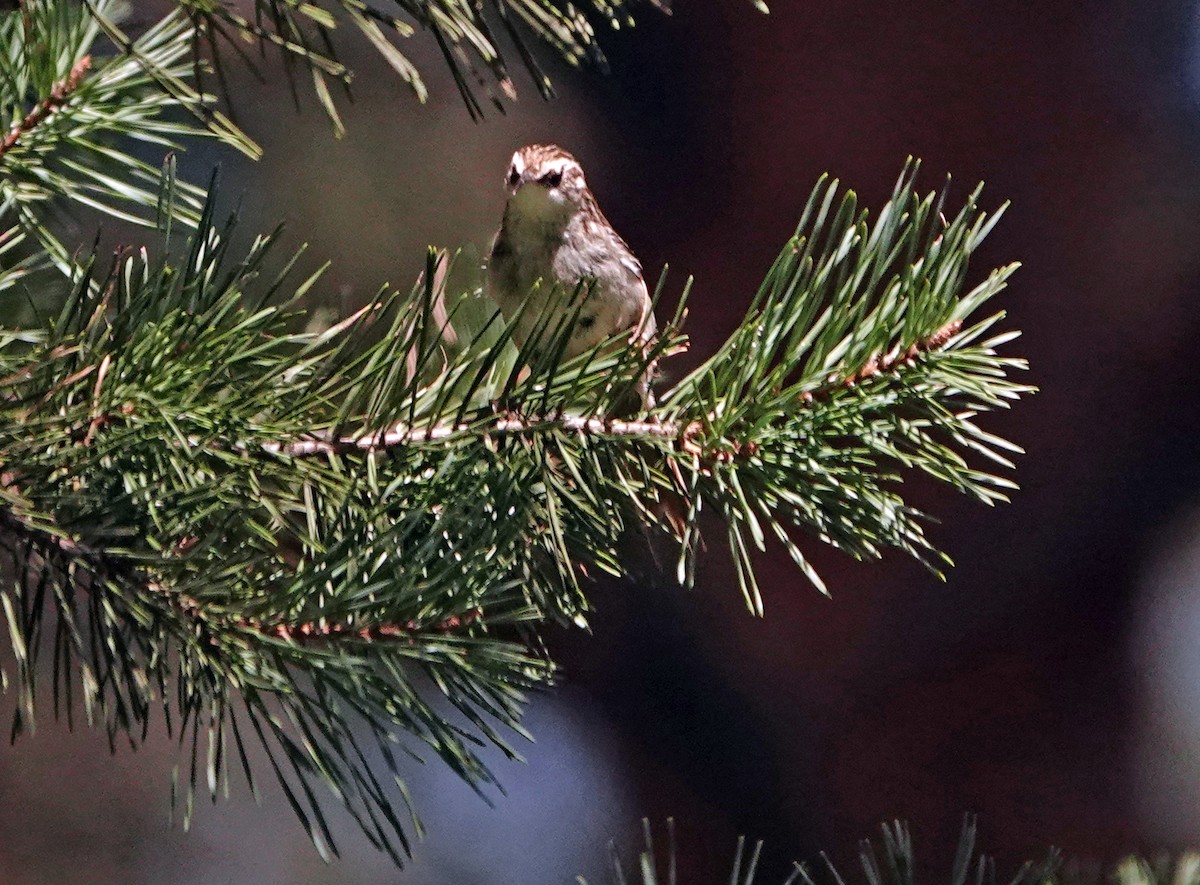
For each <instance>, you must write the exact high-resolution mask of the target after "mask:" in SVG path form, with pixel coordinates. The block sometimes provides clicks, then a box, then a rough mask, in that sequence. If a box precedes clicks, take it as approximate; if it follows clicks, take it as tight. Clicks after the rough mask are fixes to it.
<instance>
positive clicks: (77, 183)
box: [0, 0, 207, 290]
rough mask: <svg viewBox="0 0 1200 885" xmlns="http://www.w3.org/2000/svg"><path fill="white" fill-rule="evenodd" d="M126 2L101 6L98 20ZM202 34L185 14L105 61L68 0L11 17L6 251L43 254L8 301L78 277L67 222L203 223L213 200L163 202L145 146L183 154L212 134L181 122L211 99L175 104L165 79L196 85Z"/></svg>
mask: <svg viewBox="0 0 1200 885" xmlns="http://www.w3.org/2000/svg"><path fill="white" fill-rule="evenodd" d="M117 8H118V4H117V3H116V0H94V2H93V5H92V7H91V9H93V10H95V12H96V14H97V15H105V14H112V13H113V12H114V11H115V10H116V9H117ZM191 46H192V30H191V28H190V25H189V24H188V22H187V21H186V19H183V18H182V17H180V16H178V15H173V16H167V17H166V18H164V19H163V20H162V21H160V22H158V23H157V24H156V25H154V26H153V27H152V28H150V29H148V30H147V31H146V32H145V33H144V34H143V35H142V36H141V37H140V38H139V39H138V40H137V41H134V42H132V43H131V44H129V46H128V47H126V48H127V51H126V52H124V53H123V54H121V55H118V56H112V55H111V54H109V53H106V52H105V51H104V49H105V48H104V46H103V45H102V41H101V30H100V26H99V24H98V23H97V21H96V20H95V19H94V18H93V17H92V14H91V13H90V12H89V7H86V6H81V5H78V4H75V3H64V2H61V0H29V2H27V3H25V5H24V6H23V8H22V10H21V13H20V14H19V15H15V14H14V15H0V131H4V132H6V133H7V134H6V135H5V137H4V138H3V141H0V222H2V223H4V226H5V228H6V229H7V232H6V233H5V237H6V238H7V240H8V242H7V243H5V245H4V249H3V251H5V252H10V253H13V254H20V250H21V249H22V248H23V247H22V246H21V244H20V241H22V240H26V239H28V240H30V241H33V242H36V243H37V244H38V246H39V247H40V249H39V251H40V252H42V253H43V254H41V255H38V254H36V253H34V254H32V255H27V256H25V257H23V258H21V259H19V260H18V262H17V263H16V266H14V267H11V268H10V269H9V271H8V272H0V290H2V289H3V288H5V287H6V286H8V285H11V284H12V283H14V282H16V281H17V280H18V279H20V278H22V277H25V276H27V275H28V274H29V273H31V272H32V271H33V270H36V269H38V268H40V267H43V266H46V265H47V264H51V265H53V266H56V267H57V268H58V270H59V271H60V272H61V273H69V272H70V269H71V267H72V266H73V260H72V252H73V251H74V250H73V249H72V248H68V247H67V246H66V245H65V244H64V243H63V242H62V241H61V239H60V234H59V232H60V230H61V225H60V224H59V223H58V216H59V215H61V214H62V213H63V212H64V211H70V212H73V213H77V212H79V211H80V210H84V209H89V208H90V209H94V210H97V211H99V212H101V213H104V214H106V215H108V216H110V217H113V218H117V219H121V220H123V221H128V222H133V223H135V224H140V225H143V226H155V225H156V224H158V223H159V222H160V220H161V219H160V217H159V216H160V214H161V211H162V209H163V207H164V206H168V207H169V209H170V211H171V212H172V213H173V219H172V220H174V221H176V222H179V223H181V224H183V225H185V226H186V225H192V224H195V223H196V221H197V220H198V218H199V210H200V206H201V204H202V200H203V195H204V191H203V190H201V189H199V188H196V187H193V186H190V185H187V184H184V183H182V182H177V181H174V180H173V181H172V194H171V199H170V200H168V201H166V202H165V203H163V202H162V201H161V200H160V187H159V179H160V173H159V170H158V168H157V167H156V166H151V165H149V164H147V163H145V162H144V161H142V160H140V159H139V158H138V157H137V156H136V154H137V153H138V150H137V148H136V147H135V146H136V145H137V144H141V145H150V146H152V147H153V148H154V149H155V150H163V149H166V150H179V149H181V147H182V145H181V144H180V143H179V142H178V141H177V139H179V138H191V137H197V136H203V135H205V133H206V130H205V128H203V127H202V126H198V125H192V124H189V123H186V122H179V121H177V120H174V119H171V115H172V114H173V113H175V112H177V111H180V110H182V111H198V110H199V109H200V108H202V107H203V105H204V104H205V103H206V101H207V99H206V98H205V97H204V96H202V95H199V94H198V93H195V92H194V91H187V90H184V93H183V94H180V95H177V96H172V95H170V94H167V93H164V91H163V90H162V88H161V87H160V85H159V83H158V82H157V81H156V79H155V76H153V75H152V74H154V75H157V76H158V77H160V78H161V77H172V78H175V79H178V80H181V81H182V80H184V79H186V78H187V77H189V76H190V75H191V72H192V68H191V56H190V53H191Z"/></svg>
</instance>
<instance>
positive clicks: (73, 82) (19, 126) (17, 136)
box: [0, 55, 92, 157]
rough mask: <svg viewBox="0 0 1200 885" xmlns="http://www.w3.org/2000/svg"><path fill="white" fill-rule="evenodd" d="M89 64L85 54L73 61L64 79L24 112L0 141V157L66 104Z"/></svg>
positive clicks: (90, 62) (90, 61) (90, 64)
mask: <svg viewBox="0 0 1200 885" xmlns="http://www.w3.org/2000/svg"><path fill="white" fill-rule="evenodd" d="M91 66H92V57H91V56H90V55H85V56H84V57H83V58H81V59H79V61H77V62H75V65H74V67H72V68H71V72H70V73H69V74H67V76H66V77H65V78H64V79H62V80H59V81H58V82H57V83H55V84H54V85H53V86H52V87H51V88H50V94H49V95H48V96H46V98H44V99H42V100H41V101H40V102H38V103H37V104H36V105H34V107H33V110H31V111H30V112H29V113H28V114H26V115H25V117H24V119H22V120H21V121H20V122H18V123H16V124H15V125H14V126H13V128H12V129H10V130H9V132H8V135H6V136H4V139H3V141H0V157H2V156H4V155H5V154H7V153H8V152H9V151H10V150H12V149H13V148H14V147H16V145H17V142H19V141H20V140H21V136H23V135H26V134H27V133H29V132H30V131H32V130H33V129H34V128H36V127H37V126H38V125H40V124H41V123H42V121H44V120H45V119H46V118H47V117H49V116H50V115H51V114H52V113H53V112H54V111H55V110H56V109H57V108H60V107H62V106H63V105H64V104H66V102H67V99H69V98H70V97H71V93H73V92H74V91H75V90H76V89H78V88H79V83H80V81H81V80H83V75H84V74H86V73H87V71H88V68H90V67H91Z"/></svg>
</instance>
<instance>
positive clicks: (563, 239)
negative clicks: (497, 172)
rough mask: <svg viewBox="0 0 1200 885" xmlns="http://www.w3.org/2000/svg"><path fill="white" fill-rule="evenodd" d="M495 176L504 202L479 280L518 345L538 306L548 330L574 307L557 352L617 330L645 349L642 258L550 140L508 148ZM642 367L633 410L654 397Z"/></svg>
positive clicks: (573, 352) (648, 322) (539, 320)
mask: <svg viewBox="0 0 1200 885" xmlns="http://www.w3.org/2000/svg"><path fill="white" fill-rule="evenodd" d="M504 183H505V187H506V188H507V189H508V202H507V204H506V205H505V207H504V219H503V220H502V221H501V223H500V230H499V231H498V232H497V233H496V237H495V239H494V240H493V242H492V250H491V254H490V256H489V258H488V269H487V284H488V293H489V294H490V295H491V297H492V298H493V299H494V300H495V301H496V303H497V304H498V305H499V306H500V310H501V311H502V312H503V314H504V317H505V320H506V321H507V322H509V323H510V325H512V326H513V338H514V340H515V341H516V343H517V344H518V345H523V344H524V343H525V342H526V341H527V340H528V339H529V337H530V336H531V335H532V334H534V332H535V330H536V329H537V328H538V327H539V325H541V324H544V323H545V322H546V319H547V312H549V313H550V316H549V319H550V322H549V324H548V328H549V329H550V330H551V334H553V330H554V328H555V325H556V324H555V322H554V314H555V313H557V314H559V315H561V317H562V319H563V321H566V320H567V319H568V318H569V317H571V316H572V315H573V314H575V313H576V311H577V316H576V317H575V321H574V327H573V328H572V329H571V332H570V338H569V339H568V341H567V345H566V348H565V351H564V353H563V358H564V359H570V358H571V357H573V356H578V355H579V354H581V353H583V352H584V351H586V350H588V349H589V348H592V347H595V346H596V345H597V344H599V343H600V342H602V341H604V340H605V339H607V338H609V337H611V336H613V335H616V334H617V333H620V332H628V333H629V343H630V346H632V347H639V348H645V347H646V345H647V344H648V343H649V341H650V340H651V339H652V337H653V336H654V333H655V328H656V327H655V323H654V315H653V313H652V312H651V305H650V296H649V293H648V292H647V291H646V281H645V280H644V279H643V278H642V265H641V264H640V263H639V262H638V260H637V259H636V258H635V257H634V255H633V253H632V252H631V251H630V250H629V247H628V246H627V245H625V241H624V240H622V239H621V238H620V237H619V236H618V235H617V232H616V231H615V230H613V228H612V225H610V224H609V223H608V219H606V218H605V217H604V214H603V213H602V212H601V211H600V207H599V206H598V205H597V203H596V198H595V197H594V196H593V195H592V192H591V190H589V189H588V185H587V181H586V180H585V179H584V177H583V169H582V168H581V167H580V165H579V163H578V161H577V160H576V159H575V158H574V157H573V156H571V155H570V154H569V153H567V152H566V151H564V150H563V149H562V148H560V147H558V146H557V145H544V144H532V145H528V146H526V147H523V148H521V149H520V150H518V151H517V152H516V153H515V154H513V157H512V163H511V164H510V166H509V169H508V174H507V176H506V177H505V180H504ZM575 293H578V297H579V298H582V299H583V303H582V304H579V303H578V302H577V301H575V300H573V298H572V296H573V295H574V294H575ZM526 298H529V299H530V303H529V304H527V305H525V307H524V309H523V310H522V305H523V304H524V302H525V300H526ZM552 299H553V300H552ZM651 374H652V368H647V371H646V373H645V375H644V376H643V377H642V379H641V381H640V382H639V384H638V387H637V390H636V393H637V395H638V397H639V398H640V402H639V403H637V404H636V406H635V408H636V407H642V408H645V407H649V406H652V405H653V403H654V400H653V395H652V394H651V393H650V377H651Z"/></svg>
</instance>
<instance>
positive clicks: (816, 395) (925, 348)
mask: <svg viewBox="0 0 1200 885" xmlns="http://www.w3.org/2000/svg"><path fill="white" fill-rule="evenodd" d="M961 328H962V323H961V322H960V321H958V320H955V321H954V322H951V323H947V324H946V325H945V326H943V327H942V328H941V329H939V330H938V331H937V332H934V333H933V334H932V335H930V336H929V337H928V338H924V339H922V340H920V341H918V342H916V343H915V344H913V345H911V346H910V347H908V348H906V349H904V350H899V349H896V350H894V351H892V352H891V353H888V354H885V355H883V356H880V357H872V358H871V359H870V360H868V361H867V363H866V364H865V365H864V366H862V368H860V369H858V370H856V371H854V372H852V373H851V374H849V375H847V376H845V377H836V378H834V379H831V380H830V382H829V383H828V384H826V385H824V386H822V387H819V388H817V389H816V390H812V391H806V392H805V393H804V394H802V398H803V400H804V401H805V402H806V403H811V402H814V401H816V400H820V399H823V398H825V397H827V396H829V395H830V394H832V393H833V392H835V391H837V390H842V389H845V388H849V387H853V386H855V385H856V384H860V383H862V382H863V381H866V380H868V379H870V378H873V377H875V376H876V375H883V374H886V373H888V372H892V371H895V370H896V369H899V368H901V367H903V366H907V365H911V364H912V363H913V362H914V361H915V360H916V359H917V358H918V357H920V356H921V355H922V354H924V353H929V352H930V351H933V350H938V349H939V348H941V347H944V346H945V345H946V342H948V341H949V340H950V339H951V338H953V337H954V336H955V335H956V334H957V333H958V331H959V330H960V329H961ZM545 429H554V430H560V431H566V432H568V433H579V434H587V435H591V436H606V437H622V436H630V437H652V438H656V439H674V440H676V441H677V443H678V445H679V447H680V448H681V449H683V450H685V451H689V452H692V453H693V454H699V455H703V454H704V453H703V452H702V451H701V449H700V448H699V446H698V445H697V444H696V438H697V437H698V436H699V435H700V433H701V431H702V429H703V428H702V425H701V424H700V422H698V421H693V422H690V423H688V424H680V423H678V422H674V421H654V420H650V421H622V420H615V419H601V418H583V417H578V416H571V415H562V416H558V417H530V418H526V417H522V416H519V415H513V414H502V415H499V416H497V417H496V418H495V420H493V421H492V422H490V423H484V424H482V425H481V424H478V423H476V424H453V425H451V424H435V425H433V426H432V427H423V428H417V427H408V426H406V425H403V424H401V425H397V426H396V427H393V428H392V429H390V430H385V431H379V432H377V433H368V434H364V435H362V436H344V437H338V438H336V439H321V438H315V439H301V440H290V441H286V442H268V443H263V444H262V445H261V447H260V450H262V451H266V452H269V453H271V454H276V455H290V456H292V457H298V458H303V457H309V456H312V455H353V454H363V453H367V452H379V451H386V450H388V449H398V448H405V447H407V446H413V445H421V444H423V443H431V442H437V441H439V440H443V439H448V438H450V437H452V436H456V435H458V434H461V433H480V432H482V433H484V434H494V435H502V434H513V435H519V434H522V433H529V432H532V431H537V430H545ZM743 452H745V453H747V454H753V452H754V446H753V444H752V443H750V444H747V445H745V446H739V447H737V451H735V452H729V451H726V450H722V451H721V452H718V453H715V454H713V455H712V459H713V460H717V461H726V460H729V459H730V457H731V456H733V455H737V454H741V453H743Z"/></svg>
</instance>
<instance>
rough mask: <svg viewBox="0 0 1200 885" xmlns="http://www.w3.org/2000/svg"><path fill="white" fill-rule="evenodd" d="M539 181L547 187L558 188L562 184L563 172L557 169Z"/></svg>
mask: <svg viewBox="0 0 1200 885" xmlns="http://www.w3.org/2000/svg"><path fill="white" fill-rule="evenodd" d="M538 181H540V182H541V183H542V184H544V185H546V187H558V186H559V185H560V184H562V170H561V169H555V170H554V171H553V172H547V173H546V174H545V175H543V176H542V177H541V178H539V179H538Z"/></svg>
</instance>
